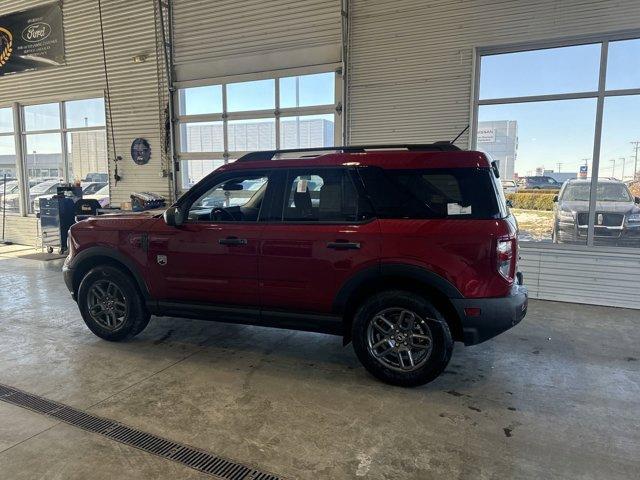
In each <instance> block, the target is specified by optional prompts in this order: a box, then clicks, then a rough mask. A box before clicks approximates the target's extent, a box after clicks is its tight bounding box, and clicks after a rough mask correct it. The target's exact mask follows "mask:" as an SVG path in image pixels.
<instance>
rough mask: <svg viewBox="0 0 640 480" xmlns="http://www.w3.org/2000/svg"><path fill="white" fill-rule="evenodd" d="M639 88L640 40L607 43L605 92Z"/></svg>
mask: <svg viewBox="0 0 640 480" xmlns="http://www.w3.org/2000/svg"><path fill="white" fill-rule="evenodd" d="M623 88H640V38H636V39H634V40H622V41H619V42H611V43H609V52H608V55H607V90H616V89H623Z"/></svg>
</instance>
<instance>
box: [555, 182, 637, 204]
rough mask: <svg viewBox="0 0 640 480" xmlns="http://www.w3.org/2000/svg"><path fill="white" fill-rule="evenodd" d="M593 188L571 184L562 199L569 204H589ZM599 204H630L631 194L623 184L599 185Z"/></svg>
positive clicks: (588, 185) (585, 184)
mask: <svg viewBox="0 0 640 480" xmlns="http://www.w3.org/2000/svg"><path fill="white" fill-rule="evenodd" d="M590 190H591V186H590V184H588V183H584V184H573V185H571V184H569V185H567V188H566V189H565V191H564V194H563V195H562V199H563V200H566V201H569V202H588V201H589V192H590ZM596 200H597V201H598V202H630V201H631V194H630V193H629V190H628V189H627V187H626V186H625V185H624V184H622V183H599V184H598V192H597V195H596Z"/></svg>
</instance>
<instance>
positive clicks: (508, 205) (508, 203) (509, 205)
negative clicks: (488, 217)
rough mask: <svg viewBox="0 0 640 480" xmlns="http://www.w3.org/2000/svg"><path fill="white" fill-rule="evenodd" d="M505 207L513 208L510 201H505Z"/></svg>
mask: <svg viewBox="0 0 640 480" xmlns="http://www.w3.org/2000/svg"><path fill="white" fill-rule="evenodd" d="M507 207H509V208H513V202H512V201H511V200H507Z"/></svg>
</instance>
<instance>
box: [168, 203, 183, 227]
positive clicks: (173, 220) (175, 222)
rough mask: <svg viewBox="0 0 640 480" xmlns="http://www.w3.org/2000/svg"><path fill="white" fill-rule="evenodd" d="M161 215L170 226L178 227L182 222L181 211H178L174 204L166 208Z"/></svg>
mask: <svg viewBox="0 0 640 480" xmlns="http://www.w3.org/2000/svg"><path fill="white" fill-rule="evenodd" d="M163 217H164V221H165V223H166V224H167V225H169V226H170V227H179V226H180V225H182V223H183V222H184V219H183V218H182V213H180V210H179V209H178V207H176V206H175V205H172V206H171V207H169V208H167V209H166V210H165V212H164V215H163Z"/></svg>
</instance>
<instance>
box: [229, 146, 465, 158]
mask: <svg viewBox="0 0 640 480" xmlns="http://www.w3.org/2000/svg"><path fill="white" fill-rule="evenodd" d="M389 149H406V150H409V151H424V152H452V151H459V150H460V148H459V147H456V146H455V145H454V144H453V143H450V142H435V143H417V144H391V145H345V146H341V147H314V148H292V149H287V150H264V151H258V152H250V153H247V154H245V155H243V156H242V157H240V158H239V159H238V160H236V161H237V162H260V161H267V160H273V158H274V157H275V156H277V155H280V154H286V153H312V152H342V153H362V152H366V151H367V150H389Z"/></svg>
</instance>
